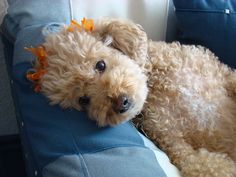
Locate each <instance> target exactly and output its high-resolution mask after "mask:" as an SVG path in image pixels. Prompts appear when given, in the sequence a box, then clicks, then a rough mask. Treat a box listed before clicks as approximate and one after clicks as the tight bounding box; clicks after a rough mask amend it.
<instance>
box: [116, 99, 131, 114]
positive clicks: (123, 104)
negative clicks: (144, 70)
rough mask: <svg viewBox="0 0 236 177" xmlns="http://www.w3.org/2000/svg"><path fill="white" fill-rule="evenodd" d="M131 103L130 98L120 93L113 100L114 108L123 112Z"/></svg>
mask: <svg viewBox="0 0 236 177" xmlns="http://www.w3.org/2000/svg"><path fill="white" fill-rule="evenodd" d="M130 105H131V101H130V99H129V98H128V97H127V96H125V95H121V96H119V97H118V98H117V99H116V100H115V101H114V105H113V106H114V110H115V111H116V112H118V113H124V112H126V111H127V110H128V109H129V108H130Z"/></svg>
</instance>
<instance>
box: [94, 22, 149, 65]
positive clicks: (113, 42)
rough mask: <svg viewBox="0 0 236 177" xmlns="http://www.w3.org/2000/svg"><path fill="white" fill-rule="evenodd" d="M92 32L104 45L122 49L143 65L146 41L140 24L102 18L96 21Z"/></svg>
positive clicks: (145, 55)
mask: <svg viewBox="0 0 236 177" xmlns="http://www.w3.org/2000/svg"><path fill="white" fill-rule="evenodd" d="M94 32H95V33H96V34H98V36H99V37H100V39H101V40H102V41H103V42H104V43H105V44H106V45H109V46H112V47H114V48H116V49H118V50H120V51H122V52H123V53H124V54H126V55H128V56H129V57H130V58H132V59H134V60H135V61H136V62H137V64H139V65H140V66H141V67H144V65H145V63H146V60H147V48H148V44H147V43H148V42H147V34H146V33H145V32H144V30H143V28H142V27H141V25H137V24H135V23H133V22H131V21H128V20H121V19H115V18H102V19H100V20H98V22H97V23H96V25H95V31H94Z"/></svg>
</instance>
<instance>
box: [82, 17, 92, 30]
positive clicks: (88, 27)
mask: <svg viewBox="0 0 236 177" xmlns="http://www.w3.org/2000/svg"><path fill="white" fill-rule="evenodd" d="M81 23H82V25H83V27H84V29H85V30H86V31H93V30H94V29H95V26H94V21H93V20H92V19H86V18H83V19H82V20H81Z"/></svg>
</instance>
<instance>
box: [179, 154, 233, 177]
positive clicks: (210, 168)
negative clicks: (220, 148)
mask: <svg viewBox="0 0 236 177" xmlns="http://www.w3.org/2000/svg"><path fill="white" fill-rule="evenodd" d="M184 159H185V160H184V161H183V162H182V164H181V172H182V176H184V177H223V176H224V177H236V163H235V162H234V161H233V160H232V159H231V158H229V157H228V156H227V155H226V154H221V153H213V152H209V151H207V150H206V149H200V150H199V151H198V152H197V153H196V154H191V155H189V156H187V157H186V158H184Z"/></svg>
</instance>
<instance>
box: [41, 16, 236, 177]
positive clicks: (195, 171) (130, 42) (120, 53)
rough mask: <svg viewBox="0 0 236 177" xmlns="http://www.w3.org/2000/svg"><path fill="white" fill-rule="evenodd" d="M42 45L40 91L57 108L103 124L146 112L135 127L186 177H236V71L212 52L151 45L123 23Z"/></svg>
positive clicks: (101, 24)
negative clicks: (44, 68) (83, 113)
mask: <svg viewBox="0 0 236 177" xmlns="http://www.w3.org/2000/svg"><path fill="white" fill-rule="evenodd" d="M107 36H108V37H107ZM110 37H111V38H112V39H110ZM44 46H45V48H46V51H47V52H48V53H49V55H48V56H47V60H48V67H47V73H46V74H45V75H44V76H43V78H42V79H41V84H42V92H43V93H44V94H45V95H46V96H47V97H48V98H49V99H50V100H51V103H52V104H60V105H61V106H62V107H64V108H68V107H73V108H76V109H78V110H81V108H85V109H86V110H87V111H88V113H89V116H90V118H91V119H93V120H96V121H97V123H98V125H100V126H104V125H115V124H117V123H120V122H122V121H125V120H127V119H131V118H134V117H135V115H137V114H138V113H140V112H141V111H142V114H141V115H142V116H138V117H137V118H136V119H134V122H135V123H136V125H137V126H138V127H139V128H141V129H142V130H143V131H144V132H145V133H146V134H147V135H148V136H149V137H150V138H151V139H152V140H153V141H154V142H155V143H156V144H158V145H160V147H162V148H163V150H164V151H165V152H167V154H168V155H169V156H170V157H171V160H172V161H173V163H174V164H175V165H176V166H177V167H178V168H179V169H180V171H181V172H182V174H183V176H188V177H195V176H196V177H200V176H202V177H205V176H206V177H207V176H209V177H210V176H214V177H223V176H224V177H234V176H236V164H235V162H236V136H235V135H236V72H235V71H233V70H231V69H229V68H228V67H227V66H226V65H223V64H221V63H220V62H219V61H218V59H217V58H216V57H215V56H214V54H212V53H211V52H210V51H209V50H206V49H204V48H203V47H196V46H184V45H180V44H179V43H172V44H166V43H164V42H152V41H149V40H147V36H146V33H145V32H144V31H143V30H142V28H141V27H140V26H139V25H136V24H133V23H132V22H127V21H122V20H117V19H102V20H101V21H99V22H98V23H97V24H96V30H95V31H93V32H91V33H88V32H85V31H72V32H68V31H66V29H65V30H64V31H62V32H59V33H58V34H54V35H51V36H48V37H47V38H46V42H45V43H44ZM104 66H105V67H104ZM85 98H86V99H85ZM88 98H89V99H88ZM145 100H146V101H145Z"/></svg>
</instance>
